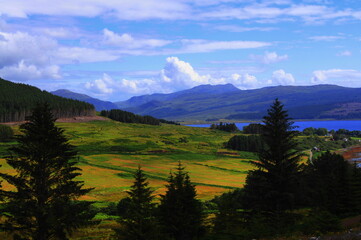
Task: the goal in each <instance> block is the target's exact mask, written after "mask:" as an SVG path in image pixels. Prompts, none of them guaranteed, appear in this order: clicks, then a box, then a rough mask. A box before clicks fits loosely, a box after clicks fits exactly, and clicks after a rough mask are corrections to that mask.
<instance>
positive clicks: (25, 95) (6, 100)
mask: <svg viewBox="0 0 361 240" xmlns="http://www.w3.org/2000/svg"><path fill="white" fill-rule="evenodd" d="M42 102H47V103H49V105H50V107H51V108H52V109H53V114H54V116H55V117H57V118H61V117H77V116H93V115H94V114H95V111H94V106H93V105H91V104H89V103H85V102H81V101H78V100H72V99H66V98H62V97H59V96H54V95H53V94H51V93H49V92H46V91H41V90H40V89H38V88H36V87H33V86H30V85H26V84H20V83H13V82H10V81H6V80H4V79H1V78H0V122H13V121H23V120H25V117H26V116H27V115H29V114H30V113H31V110H32V109H33V108H34V106H35V105H36V104H37V103H42Z"/></svg>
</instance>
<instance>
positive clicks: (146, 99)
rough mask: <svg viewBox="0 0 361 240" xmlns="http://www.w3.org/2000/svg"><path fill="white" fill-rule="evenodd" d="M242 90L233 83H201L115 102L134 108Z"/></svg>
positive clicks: (123, 106) (124, 107)
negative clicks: (195, 85) (174, 90)
mask: <svg viewBox="0 0 361 240" xmlns="http://www.w3.org/2000/svg"><path fill="white" fill-rule="evenodd" d="M237 91H240V90H239V89H238V88H236V87H235V86H233V85H232V84H224V85H209V84H208V85H200V86H197V87H194V88H191V89H187V90H183V91H179V92H175V93H169V94H160V93H155V94H151V95H143V96H137V97H132V98H130V99H129V100H127V101H122V102H115V104H116V105H117V106H118V107H119V108H121V109H126V108H134V107H137V106H141V105H143V104H146V105H148V104H149V103H151V102H153V103H156V102H165V101H172V100H174V99H187V98H192V97H194V95H197V96H199V97H206V96H207V95H210V94H211V95H213V94H222V93H229V92H237Z"/></svg>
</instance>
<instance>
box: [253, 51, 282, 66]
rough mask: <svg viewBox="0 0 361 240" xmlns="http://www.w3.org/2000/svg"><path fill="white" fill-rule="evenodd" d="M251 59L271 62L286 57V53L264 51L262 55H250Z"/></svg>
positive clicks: (264, 62)
mask: <svg viewBox="0 0 361 240" xmlns="http://www.w3.org/2000/svg"><path fill="white" fill-rule="evenodd" d="M250 57H251V59H253V60H255V61H259V62H261V63H263V64H272V63H277V62H281V61H285V60H287V59H288V55H287V54H285V55H278V54H277V53H276V52H265V53H264V55H261V56H260V55H251V56H250Z"/></svg>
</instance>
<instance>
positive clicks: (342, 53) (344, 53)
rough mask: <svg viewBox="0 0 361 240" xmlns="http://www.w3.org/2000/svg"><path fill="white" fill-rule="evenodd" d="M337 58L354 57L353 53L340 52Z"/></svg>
mask: <svg viewBox="0 0 361 240" xmlns="http://www.w3.org/2000/svg"><path fill="white" fill-rule="evenodd" d="M337 56H343V57H349V56H352V52H350V51H348V50H345V51H342V52H339V53H338V54H337Z"/></svg>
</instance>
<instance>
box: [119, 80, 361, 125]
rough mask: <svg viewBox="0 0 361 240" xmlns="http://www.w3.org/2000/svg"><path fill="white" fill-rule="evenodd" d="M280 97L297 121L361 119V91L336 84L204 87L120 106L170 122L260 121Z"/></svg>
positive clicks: (154, 96) (158, 95)
mask: <svg viewBox="0 0 361 240" xmlns="http://www.w3.org/2000/svg"><path fill="white" fill-rule="evenodd" d="M275 98H279V99H280V100H281V101H282V103H284V104H285V105H286V107H287V109H289V113H290V116H291V117H293V118H295V119H326V118H327V119H329V118H332V119H356V118H361V88H346V87H340V86H336V85H316V86H276V87H265V88H260V89H254V90H240V89H238V88H235V87H234V86H233V85H231V84H227V85H216V86H210V85H203V86H198V87H195V88H192V89H189V90H184V91H180V92H176V93H171V94H153V95H145V96H139V97H133V98H131V99H129V100H127V101H125V102H121V103H117V105H118V106H119V107H122V108H123V109H124V110H126V111H130V112H134V113H137V114H141V115H151V116H154V117H157V118H165V119H170V120H218V119H232V120H256V119H261V118H262V117H263V115H264V113H265V112H266V109H267V108H268V107H269V106H270V104H271V103H272V101H273V100H274V99H275Z"/></svg>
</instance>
